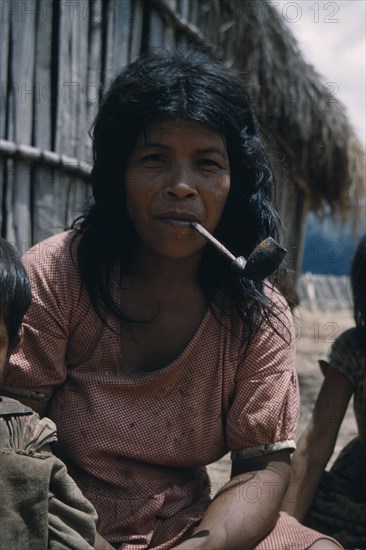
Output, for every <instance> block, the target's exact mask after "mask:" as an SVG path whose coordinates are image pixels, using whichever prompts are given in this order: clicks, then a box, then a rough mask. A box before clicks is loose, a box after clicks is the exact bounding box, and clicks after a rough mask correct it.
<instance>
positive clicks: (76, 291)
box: [7, 51, 338, 550]
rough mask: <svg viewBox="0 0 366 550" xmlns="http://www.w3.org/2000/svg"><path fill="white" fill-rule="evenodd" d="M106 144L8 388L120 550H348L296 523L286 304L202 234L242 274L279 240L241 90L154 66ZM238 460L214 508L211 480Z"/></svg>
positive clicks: (193, 70)
mask: <svg viewBox="0 0 366 550" xmlns="http://www.w3.org/2000/svg"><path fill="white" fill-rule="evenodd" d="M92 138H93V145H94V166H93V173H92V182H93V197H94V202H93V203H92V205H91V206H90V208H89V210H87V211H86V213H85V215H84V217H83V218H82V220H81V223H79V225H77V226H76V227H75V229H74V231H71V232H66V233H64V234H61V235H59V236H56V237H54V238H52V239H50V240H48V241H46V242H44V243H41V244H40V245H38V247H35V248H33V249H32V250H31V251H30V252H28V253H27V254H26V258H25V261H26V265H27V269H28V272H29V275H30V277H31V280H32V284H33V287H34V291H33V292H34V294H35V300H34V303H33V306H32V308H31V311H30V312H29V315H28V317H27V319H26V322H25V325H24V340H23V341H24V344H23V347H22V349H21V350H19V352H18V353H17V354H15V355H14V358H13V369H12V371H11V374H10V375H9V378H8V380H7V383H8V385H9V386H11V387H13V390H12V391H14V387H21V388H24V387H26V388H27V389H28V390H29V389H30V390H31V391H32V392H33V393H32V395H33V396H34V395H36V398H37V399H38V400H44V403H45V405H47V415H48V416H50V417H51V418H52V419H53V420H54V421H55V422H56V424H57V427H58V433H59V445H58V448H57V451H56V452H57V453H58V454H59V456H60V457H62V459H63V460H64V461H65V462H66V463H67V464H68V465H69V469H70V472H71V475H72V476H73V477H74V478H75V480H76V481H77V483H78V484H79V485H80V487H81V489H82V491H83V492H84V493H85V495H86V496H87V497H88V498H90V500H91V502H92V503H93V504H94V506H95V507H96V509H97V512H98V515H99V523H98V530H99V532H100V534H101V535H102V536H103V537H104V538H105V539H107V540H108V541H109V543H110V544H112V545H113V547H115V548H120V549H122V548H123V549H128V548H141V549H142V548H160V549H163V548H179V549H181V550H183V549H184V548H189V549H192V548H206V549H208V548H217V549H224V548H228V549H236V548H240V549H243V548H249V547H251V546H253V545H254V544H257V543H259V546H258V548H275V547H276V548H277V547H279V546H278V544H279V541H280V540H285V541H286V544H288V545H291V544H295V545H297V546H296V548H308V547H311V548H318V547H319V548H320V547H323V546H322V544H326V548H333V547H335V548H337V547H338V546H337V545H334V544H335V543H333V542H332V541H331V540H324V541H321V540H320V539H322V538H323V539H324V537H322V536H321V535H319V534H317V533H314V532H313V531H310V530H307V529H306V528H303V527H301V526H300V525H299V524H298V523H297V522H296V521H294V520H292V519H291V518H289V517H288V516H287V517H286V516H282V517H281V519H280V520H279V519H278V509H279V506H280V502H281V499H282V497H283V494H284V491H285V489H286V485H287V482H288V476H289V455H290V453H291V451H292V450H293V449H294V441H293V439H294V433H295V427H296V418H297V415H298V389H297V380H296V376H295V373H294V365H293V352H294V349H293V348H294V346H293V339H292V328H291V327H292V321H291V318H290V314H289V312H288V308H287V306H286V304H285V301H284V299H283V298H282V297H281V296H279V294H278V293H277V292H276V291H274V290H273V289H271V288H269V290H267V291H264V285H263V284H262V283H254V282H252V281H249V280H245V279H237V278H235V277H233V276H232V273H231V271H230V269H229V268H228V265H227V262H226V260H224V259H222V258H221V257H219V256H218V254H217V252H215V251H214V250H212V249H211V248H210V247H209V246H206V242H205V241H204V239H203V238H202V237H201V236H200V235H199V234H198V233H197V232H196V231H195V230H194V229H193V228H192V227H191V222H199V223H200V224H202V225H203V226H204V227H205V228H206V229H208V231H210V232H215V234H216V236H217V237H218V238H219V239H221V240H222V241H223V242H224V244H225V245H226V246H227V247H228V248H229V249H230V250H231V251H232V252H233V253H234V254H235V255H243V256H248V255H249V254H250V252H251V251H252V250H253V248H254V247H255V245H256V244H258V243H259V242H260V241H261V240H262V239H263V238H265V237H267V236H269V235H272V236H276V234H277V226H278V217H277V214H276V213H275V211H274V210H273V207H272V205H271V202H270V194H271V192H272V187H273V183H274V182H273V177H272V171H271V167H270V164H269V162H268V159H267V156H266V154H265V151H264V148H263V145H262V141H261V138H260V135H259V133H258V130H257V125H256V121H255V118H254V115H253V113H252V109H251V107H250V103H249V101H248V98H247V95H246V93H245V90H244V88H243V84H242V82H241V80H240V79H239V77H238V75H237V74H236V73H235V72H234V71H231V70H230V69H228V68H226V67H225V66H224V65H222V64H221V63H216V62H214V61H212V60H211V59H210V58H209V57H208V56H206V55H204V54H202V53H198V52H192V51H190V52H186V53H182V52H181V53H174V54H168V53H167V52H163V53H160V54H159V53H157V54H152V55H150V56H147V57H142V58H140V59H138V60H137V61H136V62H134V63H133V64H132V65H130V66H129V67H127V69H126V70H125V71H123V72H122V73H121V74H120V75H119V76H118V77H117V78H116V79H115V81H114V82H113V83H112V85H111V87H110V89H109V91H108V93H107V95H106V97H105V99H104V101H103V104H102V105H101V108H100V111H99V114H98V116H97V118H96V121H95V124H94V128H93V134H92ZM228 451H232V452H233V455H232V456H233V476H232V479H231V480H230V482H229V483H228V484H227V485H225V487H224V488H222V490H221V491H220V493H219V495H218V496H216V498H215V499H214V500H213V502H211V501H210V498H209V480H208V476H207V472H206V470H205V465H207V464H209V463H210V462H213V461H215V460H217V459H219V458H220V457H221V456H223V455H224V454H225V453H226V452H228ZM253 490H255V491H256V497H255V498H254V499H253V495H252V491H253ZM294 526H295V531H294ZM291 529H292V531H291ZM271 530H272V533H271V534H270V535H269V536H267V537H266V535H267V533H269V532H270V531H271ZM261 539H263V541H262V542H259V541H260V540H261ZM317 541H318V542H317ZM101 544H102V543H101ZM312 545H313V546H312ZM108 547H109V546H108ZM288 547H289V546H288Z"/></svg>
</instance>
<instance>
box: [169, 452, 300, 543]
mask: <svg viewBox="0 0 366 550" xmlns="http://www.w3.org/2000/svg"><path fill="white" fill-rule="evenodd" d="M232 474H233V477H232V478H231V480H230V481H229V482H228V483H226V485H225V486H224V487H223V488H222V489H221V490H220V491H219V493H218V494H217V495H216V496H215V498H214V500H213V502H212V503H211V504H210V506H209V507H208V509H207V512H206V513H205V515H204V517H203V519H202V521H201V523H200V524H199V525H198V527H197V528H196V529H195V530H194V533H193V534H192V535H191V537H190V538H189V539H187V540H186V541H184V542H182V543H181V544H179V545H177V546H176V547H174V548H175V550H193V549H203V550H207V549H208V548H209V549H210V550H246V549H249V548H251V547H252V546H253V544H255V543H256V542H257V541H258V540H259V539H261V538H262V537H264V536H265V535H266V534H267V533H268V532H269V531H270V530H271V529H272V528H273V527H274V525H275V523H276V521H277V519H278V515H279V508H280V505H281V501H282V498H283V495H284V493H285V491H286V487H287V483H288V479H289V475H290V451H289V450H283V451H277V452H274V453H270V454H268V455H265V456H263V457H260V458H255V459H254V458H253V459H247V460H241V461H238V462H235V463H234V464H233V471H232Z"/></svg>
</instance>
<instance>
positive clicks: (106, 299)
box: [73, 50, 280, 334]
mask: <svg viewBox="0 0 366 550" xmlns="http://www.w3.org/2000/svg"><path fill="white" fill-rule="evenodd" d="M163 116H164V117H166V116H169V117H172V118H174V119H177V120H188V121H196V122H200V123H202V124H204V125H205V126H207V127H208V128H210V129H212V130H214V131H216V132H218V133H219V134H220V135H222V136H223V137H224V138H225V142H226V145H227V152H228V157H229V161H230V170H231V187H230V192H229V195H228V198H227V202H226V205H225V208H224V212H223V215H222V219H221V221H220V223H219V225H218V227H217V229H216V231H215V235H216V236H217V237H218V238H219V239H220V240H221V241H222V242H223V243H224V244H225V245H226V246H227V248H229V250H231V251H232V252H233V254H235V255H236V256H244V257H247V256H248V255H249V254H250V253H251V252H252V250H253V249H254V248H255V246H256V245H257V244H258V243H259V242H260V241H262V240H263V239H264V238H266V237H268V236H272V237H274V238H278V228H279V227H280V220H279V217H278V215H277V213H276V211H275V210H274V207H273V205H272V203H271V195H272V193H273V188H274V176H273V172H272V168H271V165H270V162H269V159H268V156H267V154H266V151H265V148H264V144H263V141H262V138H261V136H260V132H259V128H258V124H257V121H256V118H255V115H254V112H253V109H252V105H251V102H250V100H249V97H248V95H247V92H246V89H245V87H244V84H243V82H242V79H241V77H240V75H239V74H238V73H237V72H236V71H234V70H233V69H230V68H228V67H226V66H225V65H224V64H223V63H221V62H218V61H215V60H213V59H212V58H211V57H209V56H208V55H207V54H205V53H203V52H201V51H196V50H188V51H187V50H186V51H183V50H177V51H174V52H168V51H154V52H152V53H150V54H146V55H144V56H141V57H140V58H138V59H137V60H136V61H135V62H134V63H132V64H130V65H129V66H128V67H127V68H126V69H125V70H124V71H123V72H121V73H120V74H119V75H118V76H117V77H116V78H115V80H114V81H113V82H112V84H111V86H110V88H109V90H108V92H107V94H106V96H105V97H104V100H103V102H102V104H101V106H100V109H99V112H98V115H97V117H96V119H95V122H94V125H93V128H92V134H91V137H92V140H93V156H94V165H93V170H92V187H93V196H94V202H93V203H92V204H91V205H89V207H88V208H87V209H86V210H85V212H84V215H83V216H82V217H81V219H80V218H79V219H78V220H76V223H75V222H74V224H73V227H74V228H75V229H77V230H78V231H77V235H76V236H78V235H79V236H81V238H80V241H79V246H78V267H79V271H80V275H81V280H82V282H83V283H84V284H85V286H86V288H87V291H88V293H89V296H90V299H91V302H92V304H93V306H94V308H95V310H96V311H97V313H98V314H99V315H100V317H101V318H102V319H103V308H106V309H107V310H108V311H110V312H112V313H114V314H115V315H117V316H118V317H120V318H121V319H125V320H128V319H127V318H126V316H125V315H124V313H123V311H121V308H120V305H119V304H118V303H116V302H115V301H114V300H113V297H112V295H111V291H110V282H111V278H112V273H113V269H114V267H115V262H116V259H117V258H118V259H120V260H121V261H122V264H121V265H122V266H123V262H126V259H128V258H129V257H130V255H131V254H132V251H133V246H134V242H135V240H134V239H135V233H134V229H133V227H132V224H131V223H130V220H129V218H128V215H127V213H126V204H125V196H124V181H123V174H124V171H125V167H126V163H127V161H128V159H129V156H130V154H131V152H132V150H133V148H134V146H135V143H136V141H137V139H138V136H139V135H140V133H141V131H143V130H144V129H145V128H146V126H147V125H148V124H149V123H150V122H152V121H154V120H156V119H158V118H161V117H163ZM80 221H81V223H80ZM78 224H79V225H78ZM125 265H126V264H125ZM201 277H202V279H201V280H202V283H203V284H202V286H203V288H204V289H205V291H206V292H207V293H208V295H209V298H210V300H211V302H212V300H214V297H215V295H216V293H217V291H218V289H219V288H220V289H222V290H223V291H224V293H225V295H226V296H227V297H228V298H229V302H230V303H231V304H234V306H235V307H236V309H237V311H238V312H239V314H240V316H241V317H242V319H243V320H244V321H246V322H247V324H248V327H249V332H248V334H249V333H250V331H251V330H252V329H253V327H254V328H256V327H255V326H254V324H253V323H254V317H255V315H253V312H254V313H255V312H257V313H259V312H260V313H262V314H263V312H266V311H267V312H268V307H269V302H268V300H267V298H266V297H265V295H264V293H263V285H262V283H254V282H252V281H249V280H245V279H241V280H238V279H233V278H232V277H231V275H230V272H229V270H228V266H227V261H226V260H224V259H222V258H221V256H220V255H219V254H218V253H217V252H216V251H215V250H213V249H212V248H211V247H207V248H206V249H205V253H204V255H203V261H202V265H201ZM249 304H251V306H250V307H249ZM253 307H254V310H253ZM260 317H263V315H261V316H260Z"/></svg>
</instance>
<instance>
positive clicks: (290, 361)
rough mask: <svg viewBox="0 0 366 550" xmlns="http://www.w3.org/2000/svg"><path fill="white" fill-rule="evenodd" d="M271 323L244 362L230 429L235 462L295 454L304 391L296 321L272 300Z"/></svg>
mask: <svg viewBox="0 0 366 550" xmlns="http://www.w3.org/2000/svg"><path fill="white" fill-rule="evenodd" d="M272 299H273V300H274V302H275V307H274V308H272V313H271V317H270V321H269V322H266V323H265V324H264V325H263V326H262V329H261V330H260V334H259V335H258V336H257V337H256V339H255V340H254V341H253V342H252V344H251V345H250V349H249V350H247V352H246V353H245V357H244V358H243V359H242V360H241V361H240V362H239V367H238V370H237V375H236V380H235V390H234V396H233V400H232V404H231V407H230V410H229V414H228V417H227V424H226V435H227V445H228V448H229V450H231V451H232V459H233V460H240V459H244V458H252V457H256V456H261V455H263V454H268V453H271V452H273V451H277V450H282V449H286V448H289V449H292V450H293V449H295V448H296V445H295V435H296V427H297V421H298V418H299V389H298V380H297V376H296V372H295V338H294V330H293V319H292V315H291V312H290V310H289V308H288V306H287V304H286V303H285V300H284V299H283V298H282V297H280V296H279V295H278V294H275V296H274V298H272Z"/></svg>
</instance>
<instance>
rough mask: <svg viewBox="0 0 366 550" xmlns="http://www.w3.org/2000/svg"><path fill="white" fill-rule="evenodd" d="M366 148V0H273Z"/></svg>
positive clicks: (306, 56)
mask: <svg viewBox="0 0 366 550" xmlns="http://www.w3.org/2000/svg"><path fill="white" fill-rule="evenodd" d="M272 3H273V4H274V5H275V6H276V8H277V10H278V11H279V13H280V14H281V16H282V17H283V19H284V20H285V21H286V22H287V24H288V26H289V28H290V29H291V30H292V32H293V33H294V35H295V37H296V38H297V40H298V43H299V45H300V48H301V50H302V53H303V55H304V58H305V60H306V61H307V62H308V63H310V64H311V65H313V66H314V67H315V69H316V70H317V72H318V73H320V74H321V75H322V76H323V77H324V82H326V83H328V82H329V83H330V82H331V83H334V85H332V86H331V88H330V87H329V88H328V89H332V90H334V94H335V97H337V98H338V99H339V100H340V101H341V102H342V103H343V105H344V106H345V107H346V110H347V113H348V115H349V118H350V120H351V123H352V125H353V127H354V129H355V131H356V133H357V135H358V137H359V139H360V140H361V142H362V143H363V145H364V147H366V128H365V119H366V111H365V95H366V86H365V74H366V42H365V27H366V0H336V1H335V2H330V1H328V0H320V1H314V0H298V1H297V2H291V1H288V0H277V1H275V0H272Z"/></svg>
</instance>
